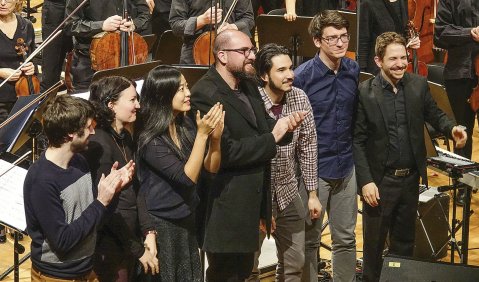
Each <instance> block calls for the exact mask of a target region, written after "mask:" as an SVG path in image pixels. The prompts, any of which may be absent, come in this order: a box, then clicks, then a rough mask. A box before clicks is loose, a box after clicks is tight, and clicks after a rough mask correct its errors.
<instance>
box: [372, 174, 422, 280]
mask: <svg viewBox="0 0 479 282" xmlns="http://www.w3.org/2000/svg"><path fill="white" fill-rule="evenodd" d="M378 188H379V197H380V200H379V206H377V207H371V206H370V205H368V204H367V203H365V202H363V239H364V247H363V252H364V253H363V254H364V266H363V281H379V277H380V274H381V267H382V262H383V260H382V253H383V250H384V244H385V242H386V237H387V235H388V233H389V240H390V245H389V253H390V254H395V255H401V256H412V254H413V251H414V235H415V221H416V214H417V206H418V198H419V174H418V173H417V172H415V173H413V174H411V175H409V176H406V177H397V176H393V175H385V176H384V178H383V180H382V181H381V183H379V185H378Z"/></svg>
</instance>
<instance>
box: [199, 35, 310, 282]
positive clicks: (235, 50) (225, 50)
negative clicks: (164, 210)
mask: <svg viewBox="0 0 479 282" xmlns="http://www.w3.org/2000/svg"><path fill="white" fill-rule="evenodd" d="M213 53H214V56H215V61H216V62H215V65H214V66H212V67H211V69H210V70H209V71H208V73H206V74H205V75H204V76H203V77H202V78H201V79H200V80H199V81H198V82H197V83H196V84H195V86H194V87H193V89H192V91H191V92H192V95H191V101H192V104H193V108H194V110H193V111H191V112H196V111H195V110H197V109H198V110H200V111H201V112H202V113H203V114H204V113H206V112H207V111H208V109H209V108H211V106H212V105H214V104H215V103H217V102H220V103H222V104H223V106H224V110H225V111H226V116H225V129H224V132H223V137H222V138H221V142H222V144H221V147H222V159H221V168H220V170H219V172H218V174H217V175H216V177H214V178H207V177H206V176H205V175H203V181H202V183H203V185H202V187H200V188H199V190H200V193H203V195H201V201H202V204H201V205H202V206H200V208H199V211H200V213H201V211H202V210H203V211H204V217H200V220H201V221H199V222H198V224H199V225H200V226H201V229H202V231H201V234H199V238H202V242H200V246H201V247H202V249H203V250H204V251H206V254H207V257H208V264H209V267H208V269H207V271H206V278H207V281H243V280H244V279H245V278H247V277H248V276H249V274H250V272H251V269H252V267H253V259H254V252H255V251H256V250H257V249H258V236H259V230H258V226H259V221H260V214H261V215H262V216H261V217H262V218H263V219H271V192H270V191H269V184H268V183H265V181H264V180H267V179H268V178H269V173H267V171H269V170H268V165H269V162H270V160H271V159H272V158H273V157H274V156H275V155H276V144H277V143H278V142H280V141H281V140H282V139H284V140H283V142H286V141H287V140H286V139H290V138H291V137H292V136H291V134H287V132H288V131H292V130H294V129H295V128H296V127H298V126H299V125H300V124H301V122H302V121H303V120H304V114H305V113H303V112H296V113H293V114H292V115H290V116H287V117H284V118H281V119H279V120H278V121H277V122H275V120H273V119H272V118H270V117H269V116H267V115H266V113H265V110H264V106H263V101H262V99H261V95H260V93H259V91H258V87H257V85H256V83H255V82H253V80H252V79H250V78H252V77H253V76H254V73H255V71H254V68H253V63H254V61H255V55H256V47H254V46H253V45H252V44H251V40H250V39H249V37H248V36H247V35H246V34H244V33H242V32H240V31H237V30H226V31H223V32H221V33H219V34H218V36H217V38H216V41H215V46H214V50H213ZM285 136H287V137H286V138H284V137H285Z"/></svg>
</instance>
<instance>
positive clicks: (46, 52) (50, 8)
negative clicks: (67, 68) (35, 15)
mask: <svg viewBox="0 0 479 282" xmlns="http://www.w3.org/2000/svg"><path fill="white" fill-rule="evenodd" d="M64 18H65V3H64V2H63V3H62V2H50V1H48V0H47V1H45V2H44V3H43V7H42V39H43V40H45V39H46V38H47V37H48V36H50V34H51V33H52V32H53V31H54V30H55V28H57V26H58V25H59V24H60V23H61V22H62V21H63V19H64ZM72 46H73V43H72V38H71V36H67V35H65V32H62V33H61V34H60V35H58V36H57V37H56V38H55V39H54V40H53V41H51V42H50V44H48V45H47V46H46V47H45V49H43V51H42V82H41V83H40V86H41V91H42V92H43V91H45V90H47V89H48V88H50V87H51V86H52V85H53V84H55V83H57V82H58V81H59V80H60V74H61V72H62V67H63V63H64V62H65V56H66V54H67V53H68V52H69V51H70V50H71V49H72Z"/></svg>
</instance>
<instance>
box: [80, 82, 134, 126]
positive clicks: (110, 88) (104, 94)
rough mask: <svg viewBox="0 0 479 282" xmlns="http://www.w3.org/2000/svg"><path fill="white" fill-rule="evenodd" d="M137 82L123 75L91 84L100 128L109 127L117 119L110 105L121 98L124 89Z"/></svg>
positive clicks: (96, 117)
mask: <svg viewBox="0 0 479 282" xmlns="http://www.w3.org/2000/svg"><path fill="white" fill-rule="evenodd" d="M131 85H133V86H135V87H136V83H135V82H134V81H132V80H131V79H129V78H126V77H123V76H109V77H104V78H102V79H100V80H97V81H95V82H93V83H92V84H91V85H90V99H89V100H90V101H91V102H92V104H93V106H94V107H95V112H96V114H95V120H96V122H97V123H98V127H100V128H108V127H110V126H111V124H112V123H113V121H114V120H115V113H114V112H113V110H112V109H110V108H109V107H108V104H109V103H110V102H112V103H115V102H116V101H118V99H120V94H121V92H122V91H123V90H125V89H128V88H129V87H130V86H131Z"/></svg>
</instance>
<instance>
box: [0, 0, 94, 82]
mask: <svg viewBox="0 0 479 282" xmlns="http://www.w3.org/2000/svg"><path fill="white" fill-rule="evenodd" d="M88 1H89V0H83V1H82V2H81V3H80V4H79V5H78V7H76V8H75V9H74V10H73V11H72V12H71V14H69V15H68V16H67V17H66V18H65V19H64V20H63V21H62V22H61V23H60V24H59V25H58V26H57V28H55V30H54V31H53V32H52V33H51V34H50V35H49V36H48V37H47V38H46V39H45V40H44V41H43V42H42V44H40V45H39V46H38V48H37V49H35V50H34V51H33V52H32V53H31V54H30V56H28V58H27V59H26V60H25V62H23V63H22V64H21V65H20V66H19V67H18V68H17V69H16V70H15V71H14V72H13V73H12V74H10V75H9V76H8V77H7V78H5V79H4V80H3V81H2V83H0V88H2V86H3V85H5V83H7V81H8V80H9V79H10V78H12V76H13V75H15V73H16V72H17V71H19V70H20V69H21V68H23V67H24V66H25V65H26V64H28V63H29V62H30V61H31V60H32V59H33V57H35V56H36V55H37V54H38V53H39V52H40V51H41V50H42V49H43V48H45V46H47V45H48V44H49V43H50V42H51V41H52V40H53V39H55V38H56V37H57V36H58V35H59V34H60V33H61V32H62V31H63V30H62V29H61V28H62V27H63V26H64V25H65V23H66V22H67V21H68V20H69V19H71V17H72V16H73V15H74V14H76V13H77V12H78V10H80V8H81V7H83V6H84V5H85V4H86V2H88Z"/></svg>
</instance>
